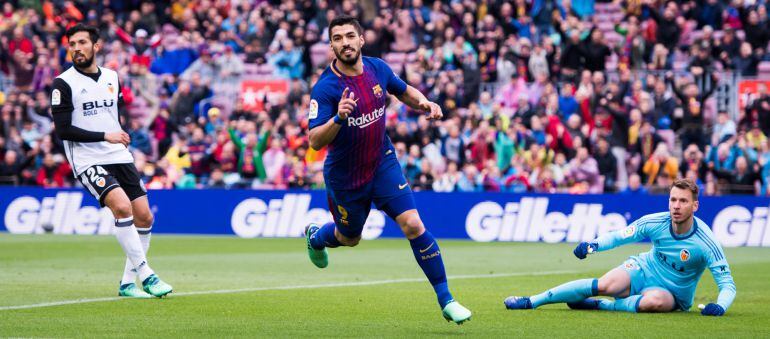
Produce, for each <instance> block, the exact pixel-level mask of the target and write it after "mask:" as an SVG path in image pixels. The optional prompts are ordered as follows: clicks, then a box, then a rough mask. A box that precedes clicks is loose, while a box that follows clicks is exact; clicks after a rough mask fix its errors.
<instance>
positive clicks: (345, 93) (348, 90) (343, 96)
mask: <svg viewBox="0 0 770 339" xmlns="http://www.w3.org/2000/svg"><path fill="white" fill-rule="evenodd" d="M348 93H350V88H347V87H345V90H344V91H342V98H343V99H346V98H347V97H348Z"/></svg>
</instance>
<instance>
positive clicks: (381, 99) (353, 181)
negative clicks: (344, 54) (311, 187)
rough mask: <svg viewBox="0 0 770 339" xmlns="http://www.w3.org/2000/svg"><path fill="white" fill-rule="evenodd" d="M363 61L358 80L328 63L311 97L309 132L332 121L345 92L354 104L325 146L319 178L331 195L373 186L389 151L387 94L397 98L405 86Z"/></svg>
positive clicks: (374, 62) (378, 63) (374, 61)
mask: <svg viewBox="0 0 770 339" xmlns="http://www.w3.org/2000/svg"><path fill="white" fill-rule="evenodd" d="M362 60H363V63H364V72H363V73H362V74H361V75H357V76H346V75H344V74H342V73H341V72H340V71H339V69H338V68H337V62H338V61H337V60H336V59H335V60H333V61H332V63H331V64H330V65H329V67H327V68H326V70H325V71H324V72H323V74H321V77H320V78H319V79H318V82H316V84H315V86H314V87H313V91H312V93H311V95H310V96H311V100H310V110H309V113H308V119H309V121H310V123H309V128H310V129H313V128H315V127H316V126H320V125H323V124H325V123H326V122H327V121H329V119H332V118H334V116H335V115H336V114H337V105H338V104H339V101H340V100H341V98H342V92H343V91H344V90H345V88H346V87H347V88H348V89H349V90H350V91H351V92H353V93H355V99H357V100H358V102H357V106H356V109H355V111H353V112H352V113H351V114H350V115H349V116H348V118H347V120H346V121H345V122H343V124H342V128H341V129H340V131H339V132H338V133H337V136H336V137H335V138H334V140H333V141H332V142H331V143H330V144H329V145H328V147H329V149H328V154H327V156H326V161H325V163H324V178H325V181H326V185H327V186H328V187H329V188H331V189H334V190H350V189H356V188H359V187H361V186H363V185H364V184H366V183H368V182H369V181H371V180H372V178H373V177H374V173H375V171H376V169H377V167H378V166H379V164H380V161H381V160H382V158H383V157H384V155H385V153H386V152H387V151H388V150H392V149H393V144H392V143H391V142H390V138H389V137H388V135H387V134H386V133H385V106H386V102H387V94H388V93H391V94H394V95H397V96H398V95H401V94H402V93H404V92H405V91H406V86H407V85H406V83H405V82H404V81H403V80H401V79H400V78H399V77H398V76H397V75H396V74H395V73H393V70H392V69H391V68H390V66H388V65H387V64H386V63H385V62H384V61H382V60H381V59H378V58H369V57H362Z"/></svg>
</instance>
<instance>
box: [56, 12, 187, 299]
mask: <svg viewBox="0 0 770 339" xmlns="http://www.w3.org/2000/svg"><path fill="white" fill-rule="evenodd" d="M66 35H67V39H68V40H69V53H70V56H71V57H72V62H73V63H74V66H73V67H70V68H69V69H68V70H66V71H64V73H62V74H60V75H59V76H58V77H56V79H54V82H53V90H52V92H51V111H52V113H53V119H54V122H55V124H56V133H57V134H58V135H59V137H60V138H61V139H62V140H63V141H64V150H65V153H66V155H67V160H68V161H69V163H70V164H71V165H72V170H73V173H74V174H75V178H76V179H78V180H80V182H81V183H82V184H83V186H85V187H86V188H87V189H88V191H89V192H91V194H92V195H93V196H94V197H95V198H96V199H97V200H98V201H99V204H100V205H101V206H102V207H104V206H107V207H108V208H109V209H110V210H111V211H112V214H113V215H114V216H115V235H116V236H117V238H118V242H119V243H120V246H121V247H122V248H123V251H124V252H125V253H126V256H127V257H128V258H127V260H126V266H125V270H124V273H123V278H122V280H121V283H120V288H119V290H118V295H120V296H124V297H134V298H152V296H156V297H163V296H165V295H166V294H168V293H171V290H172V288H171V285H168V284H166V283H165V282H163V281H162V280H160V279H159V278H158V277H157V276H156V275H155V273H154V272H153V270H152V269H151V268H150V266H149V265H148V264H147V258H146V257H145V255H146V252H147V249H148V248H149V246H150V231H151V230H152V222H153V216H152V212H151V211H150V206H149V203H148V201H147V192H146V190H145V188H144V184H143V183H142V180H141V179H140V178H139V173H138V172H137V171H136V167H135V166H134V157H133V156H132V155H131V152H129V151H128V148H127V146H128V144H129V142H130V139H129V137H128V134H127V133H126V132H124V131H123V130H122V129H121V127H120V123H119V118H118V108H119V107H122V105H123V95H122V94H121V92H120V83H119V81H118V74H117V73H116V72H115V71H113V70H111V69H107V68H103V67H99V66H97V65H96V64H95V63H94V56H95V55H96V53H97V52H99V50H100V49H101V43H100V42H99V31H98V30H97V29H96V28H95V27H91V26H86V25H82V24H77V25H75V26H72V27H71V28H70V29H68V30H67V32H66ZM135 225H136V226H135ZM137 275H138V276H139V279H140V280H141V281H142V286H143V290H142V289H139V288H138V287H137V286H136V284H135V280H136V277H137Z"/></svg>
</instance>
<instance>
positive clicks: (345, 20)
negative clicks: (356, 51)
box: [329, 15, 364, 40]
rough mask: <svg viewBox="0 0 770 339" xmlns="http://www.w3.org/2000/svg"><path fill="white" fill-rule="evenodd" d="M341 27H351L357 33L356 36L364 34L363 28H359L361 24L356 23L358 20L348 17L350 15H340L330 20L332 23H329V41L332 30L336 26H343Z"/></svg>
mask: <svg viewBox="0 0 770 339" xmlns="http://www.w3.org/2000/svg"><path fill="white" fill-rule="evenodd" d="M343 25H353V27H355V28H356V32H358V35H361V34H363V33H364V28H363V27H361V23H360V22H358V19H356V18H354V17H352V16H350V15H340V16H338V17H336V18H334V19H333V20H332V22H330V23H329V40H331V38H332V28H334V27H336V26H343Z"/></svg>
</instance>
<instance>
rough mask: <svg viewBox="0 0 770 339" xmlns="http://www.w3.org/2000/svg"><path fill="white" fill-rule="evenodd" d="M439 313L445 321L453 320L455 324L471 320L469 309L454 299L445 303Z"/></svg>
mask: <svg viewBox="0 0 770 339" xmlns="http://www.w3.org/2000/svg"><path fill="white" fill-rule="evenodd" d="M441 313H442V314H443V315H444V319H446V321H454V322H455V324H457V325H462V323H464V322H466V321H470V320H471V310H469V309H467V308H465V306H463V305H460V303H458V302H456V301H452V302H450V303H448V304H446V306H444V309H443V310H442V312H441Z"/></svg>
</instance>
